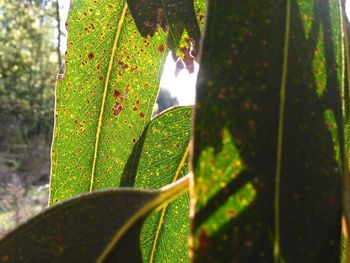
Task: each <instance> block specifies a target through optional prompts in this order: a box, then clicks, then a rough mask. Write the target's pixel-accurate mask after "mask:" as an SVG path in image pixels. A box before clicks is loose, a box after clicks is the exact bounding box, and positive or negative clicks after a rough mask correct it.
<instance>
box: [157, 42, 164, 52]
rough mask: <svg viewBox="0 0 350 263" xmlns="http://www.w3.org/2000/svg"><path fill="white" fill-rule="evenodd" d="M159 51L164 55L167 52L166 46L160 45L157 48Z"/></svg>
mask: <svg viewBox="0 0 350 263" xmlns="http://www.w3.org/2000/svg"><path fill="white" fill-rule="evenodd" d="M157 50H158V51H159V52H160V53H163V52H164V51H165V45H164V44H160V45H159V46H158V48H157Z"/></svg>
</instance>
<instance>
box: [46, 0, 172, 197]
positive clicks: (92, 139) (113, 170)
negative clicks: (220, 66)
mask: <svg viewBox="0 0 350 263" xmlns="http://www.w3.org/2000/svg"><path fill="white" fill-rule="evenodd" d="M67 23H68V35H69V36H68V53H67V55H66V63H67V66H66V72H65V75H64V79H62V80H58V81H57V87H56V111H55V116H56V120H55V121H56V122H55V132H54V143H53V148H52V176H51V189H50V190H51V193H50V204H53V203H56V202H58V201H61V200H63V199H65V198H68V197H71V196H74V195H77V194H80V193H83V192H88V191H92V190H95V189H102V188H103V189H105V188H111V187H118V186H119V185H120V180H121V175H122V172H123V170H124V167H125V165H126V162H127V160H128V157H129V154H130V153H131V151H132V149H133V147H134V145H135V144H136V143H137V141H138V140H139V137H140V135H141V133H142V131H143V129H144V128H145V127H146V125H147V123H148V122H149V120H150V117H151V113H152V108H153V104H154V101H155V98H156V95H157V92H158V86H159V76H160V71H161V66H162V64H163V58H164V54H165V51H166V43H165V42H166V34H165V33H164V32H163V31H157V32H156V33H155V34H154V36H153V37H152V38H151V37H142V36H141V35H140V34H139V32H138V31H137V28H136V26H135V23H134V22H133V18H132V17H131V15H130V13H129V10H128V7H127V4H126V2H125V1H123V0H118V1H93V0H81V1H73V2H72V7H71V11H70V14H69V17H68V22H67Z"/></svg>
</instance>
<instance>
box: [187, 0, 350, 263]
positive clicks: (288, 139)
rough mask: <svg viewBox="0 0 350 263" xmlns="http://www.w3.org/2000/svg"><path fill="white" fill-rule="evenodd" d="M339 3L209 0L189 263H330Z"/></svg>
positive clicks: (335, 201)
mask: <svg viewBox="0 0 350 263" xmlns="http://www.w3.org/2000/svg"><path fill="white" fill-rule="evenodd" d="M339 4H340V2H339V1H333V0H331V1H312V0H307V1H248V2H247V1H231V2H229V3H228V2H222V1H209V7H208V14H209V17H208V21H207V28H206V35H205V37H204V42H203V46H202V51H201V54H202V56H201V58H200V61H201V68H200V71H199V75H198V80H197V105H196V112H195V132H194V136H195V138H194V150H193V153H194V155H193V167H194V174H195V188H194V193H195V195H196V200H197V202H196V209H195V213H196V214H195V217H194V221H193V239H194V242H193V249H194V262H233V261H234V262H273V260H275V262H281V261H283V262H321V261H322V262H325V261H327V262H337V261H339V250H340V215H341V195H340V192H341V191H340V175H341V170H342V163H343V133H342V130H343V126H342V113H341V109H342V103H341V91H342V87H343V54H342V52H343V49H342V44H341V43H342V39H341V37H342V34H341V21H340V20H341V14H340V10H341V8H340V6H339Z"/></svg>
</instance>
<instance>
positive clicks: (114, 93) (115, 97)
mask: <svg viewBox="0 0 350 263" xmlns="http://www.w3.org/2000/svg"><path fill="white" fill-rule="evenodd" d="M120 95H121V94H120V92H119V91H118V90H116V89H115V90H114V92H113V97H114V99H118V98H119V97H120Z"/></svg>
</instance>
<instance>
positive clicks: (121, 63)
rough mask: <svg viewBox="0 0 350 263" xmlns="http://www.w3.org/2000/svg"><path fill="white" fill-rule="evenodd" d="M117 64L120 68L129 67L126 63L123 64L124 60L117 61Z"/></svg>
mask: <svg viewBox="0 0 350 263" xmlns="http://www.w3.org/2000/svg"><path fill="white" fill-rule="evenodd" d="M118 65H120V66H121V67H122V69H127V68H128V67H129V65H128V64H125V63H124V62H122V61H118Z"/></svg>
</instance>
